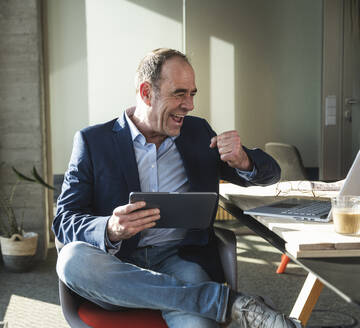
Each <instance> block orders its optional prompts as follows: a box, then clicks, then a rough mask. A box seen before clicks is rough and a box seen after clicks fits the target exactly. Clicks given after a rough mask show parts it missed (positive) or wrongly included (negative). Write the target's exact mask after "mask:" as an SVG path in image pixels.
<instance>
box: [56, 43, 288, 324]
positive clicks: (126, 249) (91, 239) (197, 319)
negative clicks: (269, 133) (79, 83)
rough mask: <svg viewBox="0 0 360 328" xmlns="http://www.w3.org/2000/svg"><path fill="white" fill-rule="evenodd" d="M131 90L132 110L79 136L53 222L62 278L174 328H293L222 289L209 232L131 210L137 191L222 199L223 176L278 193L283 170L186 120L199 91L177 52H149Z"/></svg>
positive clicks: (256, 302)
mask: <svg viewBox="0 0 360 328" xmlns="http://www.w3.org/2000/svg"><path fill="white" fill-rule="evenodd" d="M136 91H137V93H136V94H137V103H136V107H134V108H129V109H128V110H126V111H125V113H124V115H123V116H122V117H120V118H119V119H117V120H113V121H111V122H108V123H105V124H100V125H97V126H94V127H89V128H86V129H84V130H82V131H80V132H78V133H77V134H76V136H75V139H74V148H73V153H72V156H71V160H70V164H69V169H68V171H67V172H66V174H65V179H64V184H63V188H62V193H61V195H60V197H59V200H58V210H57V215H56V217H55V219H54V224H53V230H54V232H55V234H56V237H57V238H58V239H59V241H61V242H62V243H64V244H66V245H65V246H64V248H63V249H62V250H61V252H60V254H59V259H58V263H57V272H58V275H59V277H60V279H61V280H62V281H63V282H64V283H65V284H67V285H68V286H69V288H71V289H72V290H74V291H75V292H76V293H78V294H80V295H81V296H83V297H85V298H87V299H89V300H91V301H92V302H95V303H97V304H99V305H100V306H102V307H104V308H108V309H116V308H119V307H135V308H150V309H160V310H161V311H162V314H163V317H164V319H165V320H166V322H167V324H168V326H169V327H181V328H184V327H196V328H202V327H218V326H219V323H224V322H230V321H232V322H234V324H236V325H237V326H238V327H243V326H244V325H246V324H247V323H248V324H250V325H254V326H256V327H295V323H294V322H295V321H292V320H290V319H288V318H285V317H284V316H283V315H282V314H280V313H277V312H275V311H273V310H272V309H271V308H269V307H268V306H267V305H266V304H264V303H263V302H262V299H261V298H259V297H257V298H253V297H249V296H245V295H242V294H240V293H236V292H235V291H233V290H230V289H229V287H227V286H226V285H225V284H223V283H221V282H223V279H224V278H223V273H222V268H221V265H220V261H219V258H218V253H217V248H216V245H215V243H214V232H213V228H212V227H210V228H209V229H207V230H200V231H199V230H186V229H156V221H157V220H158V219H159V218H160V216H161V212H159V209H148V210H144V209H142V208H143V207H144V206H145V203H144V202H138V203H134V204H128V198H129V193H130V192H131V191H177V192H186V191H210V192H218V183H219V179H220V178H221V179H225V180H228V181H231V182H233V183H236V184H239V185H243V186H248V185H266V184H270V183H274V182H276V181H278V179H279V177H280V169H279V167H278V165H277V164H276V162H275V161H274V160H273V159H272V158H271V157H270V156H268V155H267V154H265V153H264V152H262V151H261V150H259V149H255V150H249V149H247V148H245V147H243V146H242V144H241V141H240V137H239V136H238V134H237V132H236V131H229V132H224V133H222V134H220V135H218V136H216V135H215V133H214V132H213V131H212V129H211V128H210V126H209V125H208V124H207V122H206V121H205V120H203V119H200V118H196V117H191V116H187V114H189V112H191V111H192V110H193V109H194V104H193V98H194V96H195V95H196V92H197V89H196V85H195V75H194V71H193V68H192V66H191V65H190V63H189V61H188V59H187V57H186V56H185V55H183V54H182V53H180V52H178V51H175V50H171V49H157V50H155V51H153V52H151V53H150V54H148V55H147V56H146V57H145V58H144V59H143V60H142V61H141V63H140V65H139V68H138V70H137V75H136ZM219 110H221V109H219ZM189 210H190V209H189ZM149 228H153V229H149Z"/></svg>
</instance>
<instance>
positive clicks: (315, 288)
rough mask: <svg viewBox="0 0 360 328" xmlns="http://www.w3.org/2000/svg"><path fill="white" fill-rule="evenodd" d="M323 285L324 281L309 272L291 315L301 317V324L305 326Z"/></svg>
mask: <svg viewBox="0 0 360 328" xmlns="http://www.w3.org/2000/svg"><path fill="white" fill-rule="evenodd" d="M323 287H324V285H323V283H322V282H321V281H320V280H318V279H317V278H316V277H315V275H313V274H312V273H309V274H308V275H307V277H306V280H305V283H304V285H303V287H302V289H301V291H300V294H299V296H298V298H297V300H296V302H295V305H294V307H293V309H292V311H291V313H290V317H292V318H296V319H299V320H300V321H301V324H302V325H303V326H305V325H306V323H307V321H308V320H309V318H310V315H311V312H312V310H313V308H314V306H315V304H316V302H317V300H318V298H319V296H320V293H321V291H322V289H323Z"/></svg>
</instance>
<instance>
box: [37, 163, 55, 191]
mask: <svg viewBox="0 0 360 328" xmlns="http://www.w3.org/2000/svg"><path fill="white" fill-rule="evenodd" d="M32 174H33V176H34V178H35V179H36V182H38V183H40V184H41V185H43V186H44V187H46V188H49V189H52V190H55V188H54V187H53V186H50V185H49V184H47V183H46V182H45V181H44V180H43V178H42V177H41V176H40V175H39V173H38V172H37V171H36V168H35V166H34V167H33V170H32Z"/></svg>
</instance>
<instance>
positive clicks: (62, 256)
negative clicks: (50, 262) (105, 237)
mask: <svg viewBox="0 0 360 328" xmlns="http://www.w3.org/2000/svg"><path fill="white" fill-rule="evenodd" d="M97 251H100V252H102V251H101V250H99V249H97V248H95V247H94V246H91V245H89V244H87V243H85V242H82V241H75V242H71V243H69V244H66V245H65V246H64V247H63V248H62V249H61V251H60V253H59V255H58V260H57V263H56V272H57V274H58V276H59V278H60V280H62V281H63V282H65V283H67V282H71V280H73V279H74V278H75V277H77V276H80V277H84V276H86V273H89V271H90V270H91V268H93V267H94V263H91V262H92V261H93V259H94V257H93V256H89V255H90V254H91V253H93V252H97ZM104 254H105V253H104Z"/></svg>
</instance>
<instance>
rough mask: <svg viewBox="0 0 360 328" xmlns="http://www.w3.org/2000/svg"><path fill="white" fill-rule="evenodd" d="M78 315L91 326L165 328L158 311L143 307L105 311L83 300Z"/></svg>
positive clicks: (101, 327)
mask: <svg viewBox="0 0 360 328" xmlns="http://www.w3.org/2000/svg"><path fill="white" fill-rule="evenodd" d="M78 314H79V317H80V318H81V320H82V321H84V322H85V323H86V324H87V325H89V326H90V327H93V328H144V327H147V328H167V327H168V326H167V325H166V323H165V321H164V319H163V318H162V316H161V312H160V311H156V310H145V309H126V310H124V311H107V310H104V309H102V308H101V307H99V306H97V305H95V304H93V303H90V302H84V303H82V304H81V305H80V307H79V309H78Z"/></svg>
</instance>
